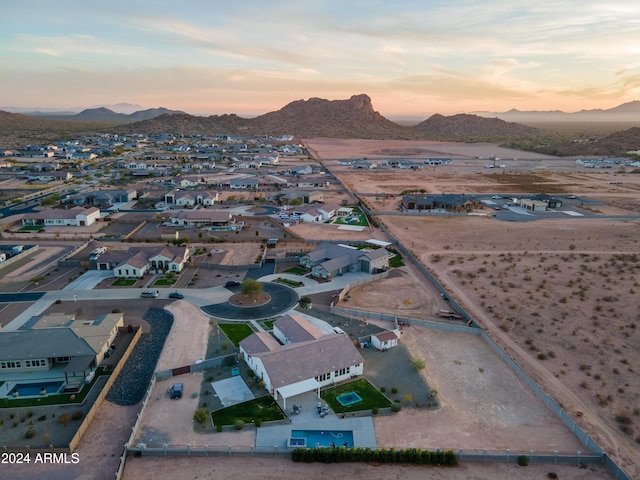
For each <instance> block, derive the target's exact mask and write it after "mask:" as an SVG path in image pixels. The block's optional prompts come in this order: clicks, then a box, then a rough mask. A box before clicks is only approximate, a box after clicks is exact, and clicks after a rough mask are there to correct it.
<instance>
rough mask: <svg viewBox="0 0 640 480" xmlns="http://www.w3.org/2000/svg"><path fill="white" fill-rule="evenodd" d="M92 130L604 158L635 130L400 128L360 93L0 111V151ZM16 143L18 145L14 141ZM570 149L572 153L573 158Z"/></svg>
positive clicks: (498, 122)
mask: <svg viewBox="0 0 640 480" xmlns="http://www.w3.org/2000/svg"><path fill="white" fill-rule="evenodd" d="M638 110H640V102H631V103H629V104H624V105H620V106H619V107H616V108H615V109H611V110H605V111H600V110H596V111H588V112H590V113H589V114H590V115H603V116H605V117H606V116H607V115H613V113H616V112H617V113H618V114H623V115H627V116H629V118H632V117H633V118H635V119H636V121H637V123H638V124H640V118H639V117H638V115H637V113H634V112H637V111H638ZM612 111H613V113H612ZM507 113H508V112H507ZM520 113H525V112H520ZM538 113H545V112H538ZM546 113H554V112H546ZM560 113H562V112H560ZM511 114H515V111H511ZM487 115H488V114H487ZM565 115H567V114H565ZM585 115H587V114H586V113H585ZM605 117H603V118H605ZM100 131H111V132H114V133H144V134H153V133H163V132H171V133H174V134H183V135H191V134H206V135H215V134H228V135H234V136H253V135H274V136H275V135H284V134H291V135H295V136H297V137H301V138H313V137H329V138H362V139H405V140H437V141H457V142H493V143H499V144H502V145H506V146H510V147H513V148H520V149H523V150H534V151H544V152H545V153H554V154H557V155H566V154H568V153H566V152H567V151H571V152H572V154H589V152H590V151H591V149H593V148H594V147H595V146H596V145H597V144H598V146H600V147H604V146H605V145H606V152H603V153H602V154H607V155H611V154H620V153H621V152H625V151H627V150H637V149H638V144H637V142H636V139H637V135H636V132H635V131H629V134H625V132H620V134H619V135H618V136H616V137H612V141H611V142H604V141H602V142H600V141H598V142H584V143H576V142H573V143H571V138H572V137H567V136H566V135H565V136H564V137H562V136H561V135H560V134H559V133H557V132H554V131H551V130H548V129H542V128H534V127H532V126H527V125H523V124H521V123H516V122H510V121H506V120H504V119H500V118H497V117H495V116H493V117H491V118H486V117H484V116H481V115H473V114H458V115H452V116H444V115H440V114H435V115H432V116H430V117H429V118H427V119H426V120H424V121H422V122H420V123H418V124H416V125H412V126H405V125H400V124H398V123H395V122H392V121H391V120H388V119H387V118H385V117H384V116H382V115H381V114H380V113H379V112H377V111H375V109H374V108H373V105H372V102H371V98H369V96H367V95H365V94H360V95H354V96H352V97H351V98H349V99H347V100H325V99H321V98H310V99H309V100H296V101H293V102H291V103H289V104H287V105H285V106H284V107H282V108H281V109H279V110H277V111H274V112H269V113H266V114H264V115H260V116H258V117H255V118H243V117H240V116H238V115H235V114H224V115H211V116H208V117H203V116H194V115H189V114H187V113H184V112H180V111H176V110H169V109H165V108H156V109H148V110H141V111H137V112H134V113H131V114H124V113H116V112H114V111H113V110H111V109H108V108H106V107H98V108H91V109H86V110H83V111H82V112H80V113H78V114H74V115H63V116H53V117H52V116H28V115H24V114H17V113H9V112H3V111H0V147H5V148H14V147H15V146H16V145H17V143H16V142H17V139H18V138H22V139H24V138H26V136H27V135H26V133H25V132H28V133H29V134H30V135H29V136H30V140H31V141H36V139H40V140H41V141H45V139H47V140H46V141H51V139H52V138H55V135H56V134H57V133H58V132H64V134H65V136H68V135H69V134H70V133H71V132H76V133H78V134H80V133H83V134H84V133H92V132H100ZM9 135H12V139H13V141H11V142H8V141H6V137H7V136H9ZM600 137H602V135H600ZM602 140H604V139H602ZM23 141H24V140H20V142H23ZM576 149H579V150H580V151H579V152H576V153H573V152H574V151H575V150H576ZM599 154H600V153H599Z"/></svg>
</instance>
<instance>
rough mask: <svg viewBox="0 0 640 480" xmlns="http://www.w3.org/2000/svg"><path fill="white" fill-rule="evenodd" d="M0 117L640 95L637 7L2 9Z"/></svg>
mask: <svg viewBox="0 0 640 480" xmlns="http://www.w3.org/2000/svg"><path fill="white" fill-rule="evenodd" d="M0 12H1V13H0V106H18V107H28V108H71V107H90V106H95V105H113V104H118V103H121V102H127V103H132V104H136V105H140V106H142V107H143V108H153V107H160V106H162V107H167V108H172V109H177V110H183V111H186V112H188V113H192V114H197V115H209V114H222V113H237V114H239V115H242V116H246V117H249V116H255V115H259V114H263V113H267V112H269V111H274V110H277V109H279V108H281V107H283V106H284V105H286V104H288V103H289V102H292V101H294V100H299V99H305V100H306V99H308V98H311V97H319V98H326V99H329V100H338V99H347V98H349V97H351V96H352V95H357V94H361V93H365V94H367V95H369V96H370V97H371V99H372V102H373V106H374V108H375V109H376V110H377V111H379V112H380V113H381V114H382V115H384V116H386V117H388V118H399V117H403V116H404V117H424V118H427V117H428V116H429V115H431V114H433V113H441V114H444V115H452V114H456V113H469V112H474V111H491V112H501V111H506V110H509V109H512V108H517V109H519V110H563V111H565V112H573V111H578V110H582V109H593V108H612V107H615V106H617V105H620V104H622V103H625V102H630V101H633V100H638V99H640V2H637V0H609V1H607V2H603V1H602V0H595V1H594V0H579V1H574V0H554V1H553V2H552V1H548V0H537V1H530V0H527V1H524V0H511V1H509V2H506V1H504V0H502V1H496V0H483V1H478V0H417V1H412V0H394V1H389V0H387V1H384V2H383V1H377V0H363V1H355V0H339V1H338V0H335V1H334V0H299V1H283V0H269V1H265V0H260V1H254V0H235V1H233V2H231V1H224V2H223V1H220V0H180V1H172V2H168V1H165V0H127V1H124V0H108V1H102V2H96V1H91V0H56V1H51V0H2V5H1V8H0Z"/></svg>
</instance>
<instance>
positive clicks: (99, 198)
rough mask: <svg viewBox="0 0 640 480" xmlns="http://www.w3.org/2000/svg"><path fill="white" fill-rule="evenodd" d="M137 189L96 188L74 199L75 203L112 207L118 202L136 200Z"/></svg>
mask: <svg viewBox="0 0 640 480" xmlns="http://www.w3.org/2000/svg"><path fill="white" fill-rule="evenodd" d="M136 197H137V192H136V191H135V190H95V191H93V192H89V193H86V194H84V195H80V196H79V197H76V198H74V199H73V203H74V204H75V205H95V206H96V207H110V206H112V205H114V204H116V203H127V202H131V201H132V200H135V199H136Z"/></svg>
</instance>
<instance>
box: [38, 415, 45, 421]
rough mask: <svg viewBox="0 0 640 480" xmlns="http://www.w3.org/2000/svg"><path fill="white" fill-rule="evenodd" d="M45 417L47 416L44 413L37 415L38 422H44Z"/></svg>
mask: <svg viewBox="0 0 640 480" xmlns="http://www.w3.org/2000/svg"><path fill="white" fill-rule="evenodd" d="M46 419H47V416H46V415H40V416H39V417H38V421H39V422H44V421H45V420H46Z"/></svg>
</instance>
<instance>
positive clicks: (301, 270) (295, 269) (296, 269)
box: [283, 267, 307, 275]
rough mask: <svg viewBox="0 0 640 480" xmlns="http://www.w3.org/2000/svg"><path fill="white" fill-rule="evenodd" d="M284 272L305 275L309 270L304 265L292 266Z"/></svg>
mask: <svg viewBox="0 0 640 480" xmlns="http://www.w3.org/2000/svg"><path fill="white" fill-rule="evenodd" d="M283 273H291V274H293V275H305V274H306V273H307V271H306V270H305V269H304V268H302V267H291V268H288V269H286V270H285V271H284V272H283Z"/></svg>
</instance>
